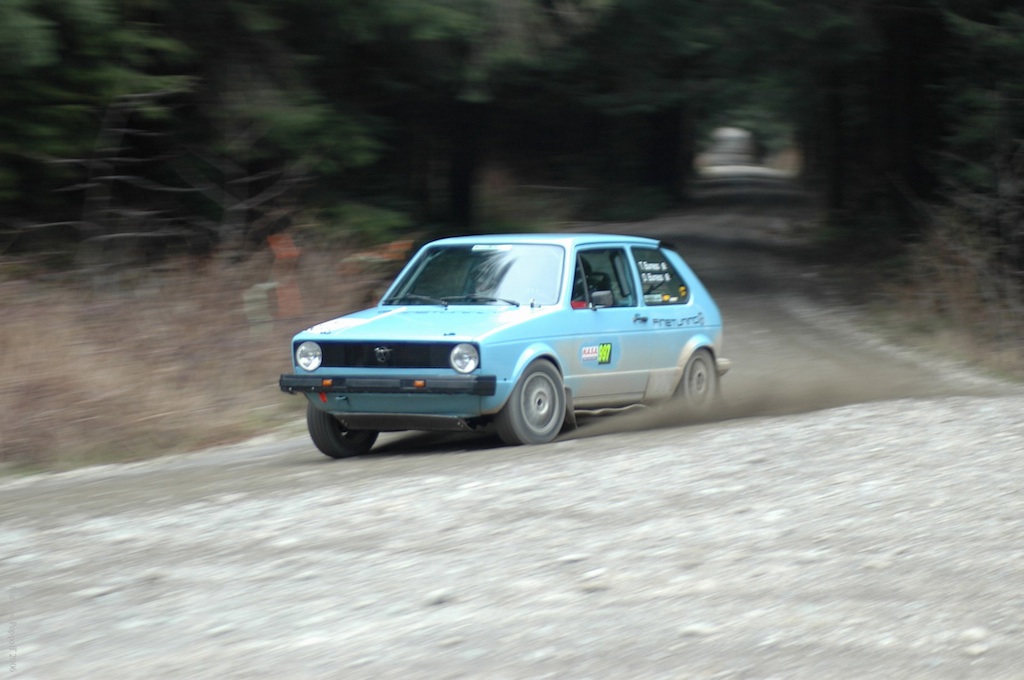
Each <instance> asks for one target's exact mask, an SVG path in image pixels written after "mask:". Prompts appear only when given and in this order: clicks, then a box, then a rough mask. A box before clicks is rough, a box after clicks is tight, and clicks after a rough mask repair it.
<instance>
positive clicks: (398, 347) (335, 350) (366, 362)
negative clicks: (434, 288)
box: [320, 342, 457, 368]
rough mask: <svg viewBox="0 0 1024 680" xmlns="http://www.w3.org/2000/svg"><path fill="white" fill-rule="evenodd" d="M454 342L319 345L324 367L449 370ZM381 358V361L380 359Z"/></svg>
mask: <svg viewBox="0 0 1024 680" xmlns="http://www.w3.org/2000/svg"><path fill="white" fill-rule="evenodd" d="M456 344H457V343H454V342H321V343H320V347H321V348H323V352H324V361H323V364H322V365H323V366H324V367H327V368H451V363H450V362H449V357H450V356H451V353H452V348H453V347H455V345H456ZM382 358H383V361H382V360H381V359H382Z"/></svg>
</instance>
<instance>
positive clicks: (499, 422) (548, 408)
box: [494, 359, 565, 446]
mask: <svg viewBox="0 0 1024 680" xmlns="http://www.w3.org/2000/svg"><path fill="white" fill-rule="evenodd" d="M564 422H565V388H564V386H563V385H562V376H561V375H560V374H559V373H558V370H557V369H556V368H555V367H554V366H553V365H551V362H548V361H544V360H542V359H541V360H537V361H534V362H533V363H532V364H530V365H529V366H527V367H526V371H524V372H523V376H522V377H521V378H520V379H519V382H518V383H516V386H515V388H514V389H513V390H512V395H511V396H510V397H509V399H508V403H507V404H505V408H503V409H501V411H500V412H499V413H498V415H497V417H496V418H495V421H494V423H495V428H496V429H497V431H498V436H499V437H501V440H502V441H503V442H505V443H506V444H511V445H513V446H515V445H518V444H546V443H547V442H549V441H551V440H552V439H554V438H555V437H556V436H558V433H559V431H560V430H561V429H562V424H563V423H564Z"/></svg>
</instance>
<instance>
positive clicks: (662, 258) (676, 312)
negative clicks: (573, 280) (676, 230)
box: [631, 246, 706, 398]
mask: <svg viewBox="0 0 1024 680" xmlns="http://www.w3.org/2000/svg"><path fill="white" fill-rule="evenodd" d="M631 252H632V256H633V262H634V264H635V265H636V268H637V272H638V273H639V276H640V286H641V290H640V293H641V300H642V303H643V304H642V307H641V314H642V316H644V317H647V319H648V322H647V325H648V327H649V329H650V333H649V334H648V336H647V341H648V343H649V344H648V348H649V352H650V380H649V383H648V387H647V396H648V398H660V397H667V396H669V395H671V394H672V392H673V391H674V390H675V386H676V384H677V383H678V382H679V378H680V374H681V371H682V367H683V365H684V363H685V360H686V357H685V356H683V354H684V352H685V351H686V348H687V345H688V343H689V342H690V340H691V339H692V338H694V337H695V336H696V335H698V334H700V333H703V332H704V331H705V326H706V318H705V310H704V309H703V308H702V307H701V305H700V302H699V300H698V299H697V297H696V296H694V295H692V294H691V293H692V291H691V288H690V285H689V284H688V283H687V280H686V278H685V276H684V274H683V272H681V271H680V270H679V269H678V268H677V267H676V266H675V265H674V264H673V263H672V261H671V260H670V259H669V258H668V257H667V256H666V255H665V253H664V251H662V249H660V248H655V247H636V246H635V247H633V248H631Z"/></svg>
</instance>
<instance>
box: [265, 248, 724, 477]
mask: <svg viewBox="0 0 1024 680" xmlns="http://www.w3.org/2000/svg"><path fill="white" fill-rule="evenodd" d="M721 347H722V318H721V315H720V314H719V311H718V307H717V306H716V305H715V303H714V301H713V300H712V298H711V295H710V294H709V293H708V292H707V290H705V288H704V286H703V285H702V284H701V282H700V280H698V278H697V276H696V275H695V274H694V273H693V271H692V270H691V269H690V267H689V266H687V264H686V262H685V261H684V260H683V258H682V257H681V256H680V255H679V253H678V252H676V251H675V250H673V249H672V248H671V247H670V246H668V245H666V244H665V243H662V242H659V241H656V240H653V239H647V238H640V237H635V236H613V235H595V234H515V235H488V236H461V237H456V238H446V239H441V240H438V241H433V242H432V243H428V244H427V245H425V246H424V247H423V248H421V249H420V250H419V252H417V253H416V255H415V256H414V257H413V258H412V260H411V261H410V262H409V263H408V264H407V265H406V266H405V268H404V269H403V270H402V271H401V273H400V274H399V275H398V277H397V278H396V280H395V282H394V283H392V284H391V286H390V288H388V290H387V292H386V293H385V294H384V297H383V298H382V299H381V301H380V303H379V304H378V305H377V306H376V307H374V308H372V309H366V310H363V311H360V312H356V313H353V314H349V315H347V316H343V317H340V318H337V319H334V320H332V321H327V322H324V323H321V324H319V325H317V326H314V327H312V328H310V329H308V330H305V331H303V332H301V333H299V334H298V335H296V336H295V337H294V339H293V341H292V362H293V364H294V373H288V374H285V375H282V376H281V379H280V387H281V389H282V390H283V391H285V392H289V393H299V394H303V395H305V396H306V398H307V399H308V401H309V404H308V405H307V412H306V422H307V425H308V427H309V434H310V437H311V438H312V440H313V443H314V444H315V445H316V447H317V448H318V449H319V450H320V451H322V452H323V453H324V454H326V455H328V456H331V457H332V458H342V457H345V456H351V455H358V454H363V453H366V452H368V451H369V450H370V448H371V447H372V446H373V444H374V442H375V441H376V440H377V435H378V433H380V432H382V431H398V430H476V429H479V428H485V427H489V426H490V427H493V428H494V430H495V431H496V432H497V434H498V435H499V436H500V437H501V439H502V440H503V441H504V442H506V443H507V444H543V443H545V442H549V441H551V440H552V439H554V438H555V437H556V436H557V435H558V433H559V432H560V431H561V430H562V428H563V427H564V426H567V425H568V426H572V425H574V424H575V413H576V411H577V410H592V409H605V408H613V407H625V406H631V405H635V404H653V403H658V402H664V401H667V400H669V399H673V398H675V399H678V400H679V401H680V402H681V403H682V406H683V407H684V408H688V409H691V410H702V409H704V408H706V407H707V406H708V405H709V403H710V401H711V399H712V398H713V397H714V396H715V394H716V393H717V390H718V378H719V376H721V375H722V374H723V373H725V371H726V370H728V366H729V363H728V361H727V360H726V359H723V358H722V357H721V356H720V352H721Z"/></svg>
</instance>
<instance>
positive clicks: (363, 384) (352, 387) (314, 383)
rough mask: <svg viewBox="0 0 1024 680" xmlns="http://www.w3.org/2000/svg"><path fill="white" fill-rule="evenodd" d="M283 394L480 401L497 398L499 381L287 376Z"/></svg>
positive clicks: (283, 379)
mask: <svg viewBox="0 0 1024 680" xmlns="http://www.w3.org/2000/svg"><path fill="white" fill-rule="evenodd" d="M279 384H280V386H281V391H282V392H288V393H289V394H300V393H303V394H306V393H321V392H324V393H342V394H471V395H474V396H478V397H490V396H492V395H494V393H495V390H496V386H497V384H498V379H497V378H496V377H495V376H493V375H452V376H428V377H422V378H416V377H404V376H394V377H382V376H369V375H355V376H346V377H344V378H329V377H323V376H315V375H297V374H294V373H286V374H284V375H282V376H281V380H280V383H279Z"/></svg>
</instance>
